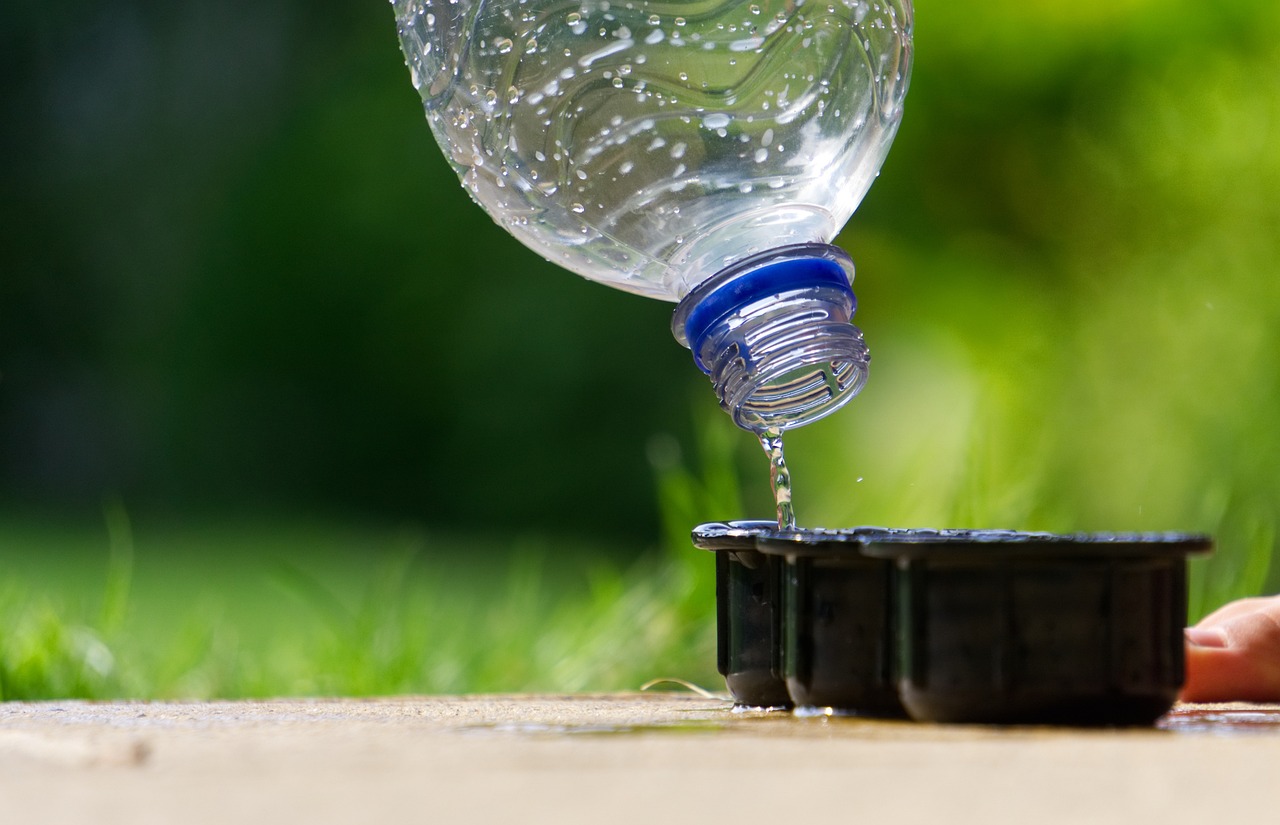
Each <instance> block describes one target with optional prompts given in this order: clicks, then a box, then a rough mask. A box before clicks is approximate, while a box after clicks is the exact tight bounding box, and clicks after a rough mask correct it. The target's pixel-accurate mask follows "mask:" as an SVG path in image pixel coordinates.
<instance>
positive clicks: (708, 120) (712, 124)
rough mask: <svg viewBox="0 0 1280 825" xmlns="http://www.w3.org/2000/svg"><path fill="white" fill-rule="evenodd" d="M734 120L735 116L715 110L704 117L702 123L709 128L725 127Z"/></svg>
mask: <svg viewBox="0 0 1280 825" xmlns="http://www.w3.org/2000/svg"><path fill="white" fill-rule="evenodd" d="M732 122H733V118H731V117H729V116H728V115H727V114H725V113H724V112H714V113H712V114H709V115H707V116H706V117H704V118H703V119H702V125H703V126H705V127H706V128H708V129H723V128H724V127H726V126H728V125H729V124H730V123H732Z"/></svg>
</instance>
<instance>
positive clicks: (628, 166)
mask: <svg viewBox="0 0 1280 825" xmlns="http://www.w3.org/2000/svg"><path fill="white" fill-rule="evenodd" d="M635 166H636V165H635V164H634V163H632V162H631V161H629V160H624V161H623V162H622V165H621V166H619V167H618V173H619V174H623V175H625V174H627V173H628V172H630V171H631V170H632V169H634V168H635Z"/></svg>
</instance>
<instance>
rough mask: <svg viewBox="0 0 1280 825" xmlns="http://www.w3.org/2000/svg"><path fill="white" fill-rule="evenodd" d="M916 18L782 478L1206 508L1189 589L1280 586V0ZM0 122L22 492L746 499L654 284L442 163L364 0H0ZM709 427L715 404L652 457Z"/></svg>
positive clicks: (1133, 518) (509, 520) (3, 461)
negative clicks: (496, 221)
mask: <svg viewBox="0 0 1280 825" xmlns="http://www.w3.org/2000/svg"><path fill="white" fill-rule="evenodd" d="M916 24H917V29H916V46H917V51H916V56H917V59H916V64H915V69H914V76H913V81H912V90H911V93H910V95H909V97H908V104H907V111H906V118H905V120H904V123H903V126H902V130H901V133H900V135H899V138H898V140H897V143H896V145H895V147H894V150H893V152H892V153H891V154H890V157H889V160H888V162H887V163H886V165H885V168H884V174H883V176H882V177H881V179H880V180H879V181H878V182H877V184H876V185H875V186H874V187H873V189H872V191H871V193H870V195H869V196H868V198H867V201H866V203H865V204H864V205H863V207H862V209H861V210H860V211H859V213H858V214H857V215H856V216H855V217H854V220H853V221H852V222H851V223H850V225H849V227H848V228H847V230H846V231H845V233H844V234H843V236H842V238H841V239H840V241H841V243H842V244H843V245H844V246H846V248H848V249H849V250H850V251H851V252H852V253H853V255H854V258H855V260H857V261H858V265H859V277H858V283H857V291H858V295H859V299H860V307H861V310H860V314H859V318H860V324H861V326H862V327H863V328H864V330H865V331H866V333H867V337H868V340H869V341H870V342H871V345H872V349H873V352H874V354H875V360H874V363H873V373H872V379H871V382H870V384H869V386H868V388H867V390H866V392H865V393H864V396H863V397H862V398H860V399H858V400H857V401H856V402H855V403H854V404H852V405H850V407H849V408H848V409H847V410H845V411H843V412H842V413H841V414H839V415H836V416H833V417H832V418H831V419H828V420H826V421H824V422H821V423H819V424H816V425H814V426H812V427H809V428H805V429H804V430H802V431H799V432H797V433H794V434H793V435H792V436H791V437H789V441H788V446H789V448H790V449H789V455H790V458H791V464H792V467H793V471H794V478H795V484H796V496H797V499H796V504H797V509H798V513H799V516H800V519H801V522H802V523H805V524H826V525H849V524H856V523H882V524H893V525H899V526H917V525H946V526H984V527H1008V528H1037V529H1053V530H1102V529H1116V530H1145V529H1194V530H1206V531H1210V532H1212V533H1214V534H1215V535H1216V536H1218V537H1219V539H1220V546H1221V549H1220V552H1219V554H1218V557H1217V558H1216V559H1215V560H1214V561H1213V562H1211V563H1209V564H1208V565H1199V566H1197V568H1196V576H1197V593H1196V596H1195V599H1196V601H1195V607H1194V609H1195V610H1197V611H1198V610H1201V609H1203V608H1204V607H1205V606H1208V605H1211V604H1213V603H1216V602H1218V601H1221V600H1223V599H1225V598H1228V597H1230V596H1232V595H1236V594H1241V593H1245V592H1252V591H1256V590H1258V589H1260V588H1262V587H1264V586H1266V583H1267V577H1268V567H1269V561H1270V558H1271V555H1272V551H1273V549H1274V547H1275V541H1276V528H1277V524H1278V523H1280V522H1278V520H1277V502H1280V471H1278V470H1280V430H1278V429H1277V427H1276V422H1277V421H1280V323H1277V321H1280V317H1277V316H1280V278H1277V277H1276V276H1277V271H1276V270H1277V267H1278V266H1280V264H1277V261H1280V248H1278V247H1280V198H1278V197H1277V192H1278V191H1280V85H1278V84H1277V83H1276V78H1278V77H1280V46H1277V44H1280V5H1277V4H1276V3H1274V2H1272V0H1225V2H1220V3H1205V2H1190V0H1106V1H1105V2H1104V0H1079V1H1078V2H1075V3H1070V4H1064V3H1060V2H1051V0H989V2H985V3H953V2H941V0H920V2H918V3H916ZM0 158H3V160H0V170H2V171H0V175H3V186H2V188H0V222H3V225H4V227H5V230H4V232H3V233H0V495H3V496H5V497H6V498H7V499H8V500H9V501H10V502H11V503H18V504H26V505H36V504H38V505H42V506H52V507H61V508H76V507H85V506H91V507H93V508H95V509H96V507H97V506H98V504H99V502H100V501H101V500H103V497H104V496H107V495H118V496H120V497H122V499H123V500H125V501H128V502H129V503H130V506H131V507H134V508H139V509H141V510H158V509H163V510H169V511H174V512H178V513H182V512H190V511H193V510H197V511H201V512H206V513H208V512H213V513H217V512H240V511H243V510H245V509H253V508H261V507H283V508H290V509H295V510H302V511H324V512H328V513H331V514H339V515H340V514H343V513H348V514H360V513H364V514H375V515H378V516H380V517H386V518H392V519H399V518H410V519H414V520H417V521H420V522H422V523H425V524H427V525H429V526H432V527H446V526H449V527H456V526H459V525H480V526H483V527H484V528H485V529H488V530H494V531H499V532H501V531H507V532H519V533H521V534H524V533H539V532H541V533H546V534H569V533H576V534H577V535H579V536H582V537H590V536H598V535H599V534H600V531H606V530H607V531H608V534H607V535H609V536H610V540H609V541H607V542H600V541H597V544H598V545H601V547H600V551H601V552H605V551H606V550H607V549H608V548H610V547H615V546H616V547H633V546H634V545H635V544H637V543H656V542H657V541H659V537H661V536H666V537H667V538H666V539H663V541H664V543H666V544H674V543H675V542H676V541H677V537H680V536H683V535H687V529H688V526H689V525H690V523H691V522H694V521H699V520H705V519H708V518H723V517H733V516H740V515H760V514H762V513H768V512H769V508H768V503H767V501H766V500H765V497H766V496H767V493H768V485H767V483H765V477H766V470H765V465H764V463H763V459H762V458H761V457H760V456H758V455H757V454H756V452H755V451H756V448H755V446H754V445H753V443H752V442H751V439H750V438H749V437H747V436H745V435H743V434H741V433H737V432H736V431H734V430H733V429H732V427H731V425H730V424H729V422H728V421H727V419H724V420H721V419H723V416H720V417H719V418H715V420H711V416H718V415H719V414H718V413H715V412H714V411H712V413H711V414H710V416H707V417H706V421H705V423H704V416H703V415H702V413H701V411H702V410H712V407H713V402H712V399H711V396H710V393H709V391H708V388H707V386H706V382H705V380H704V379H703V378H702V377H701V376H700V375H699V374H698V373H697V372H696V370H694V369H693V368H692V367H691V364H690V360H689V357H688V354H687V353H686V352H684V351H683V350H681V349H680V348H679V347H678V346H677V345H676V344H675V343H674V342H673V341H672V340H671V338H670V334H669V332H668V321H669V310H670V308H669V307H668V306H665V305H662V304H660V303H657V302H650V301H646V300H642V299H638V298H635V297H632V296H627V295H622V294H620V293H616V292H614V291H612V290H609V289H606V288H604V287H600V286H597V285H594V284H587V283H585V282H582V281H581V280H580V279H578V278H576V277H571V276H568V275H566V274H565V273H563V272H560V271H557V270H556V268H555V267H553V266H551V265H549V264H547V263H545V262H542V261H540V260H537V259H536V258H535V257H534V256H533V255H532V253H530V252H528V251H527V250H526V249H524V248H523V247H521V246H519V245H518V244H517V243H515V242H514V241H512V240H510V239H509V238H507V237H506V236H505V235H504V234H503V233H502V232H501V231H500V230H499V229H497V228H496V227H495V226H494V225H493V224H492V223H491V222H490V221H489V220H488V218H487V217H485V216H484V215H483V214H482V213H481V212H480V210H479V209H477V208H476V207H474V206H473V205H472V204H471V203H470V202H469V201H468V200H467V198H466V197H465V196H464V195H463V193H462V191H461V189H460V187H458V185H457V182H456V180H455V179H454V178H453V175H452V172H451V171H450V170H449V168H448V167H447V165H446V164H445V162H444V160H443V159H442V158H441V157H440V156H439V152H438V150H437V149H436V147H435V145H434V143H433V141H432V139H431V136H430V133H429V131H428V129H427V126H426V124H425V122H424V121H423V117H422V113H421V110H420V107H419V105H418V101H417V98H416V95H415V94H414V92H413V90H412V88H411V86H410V84H409V82H408V78H407V73H406V72H405V70H404V68H403V66H402V61H401V57H400V55H399V52H398V50H397V47H396V42H395V37H394V27H393V24H392V19H391V15H390V12H389V10H388V8H387V7H386V5H385V4H377V3H368V4H340V3H323V2H322V3H316V2H311V3H301V2H297V1H296V0H282V2H277V3H271V4H260V3H249V2H244V0H232V1H231V2H221V3H214V2H210V1H209V0H191V2H187V3H183V4H179V5H172V4H167V5H162V4H156V3H144V2H137V0H134V1H133V2H129V1H128V0H108V1H107V2H104V3H99V4H95V5H93V6H91V7H87V8H85V7H66V8H62V7H57V6H56V5H52V6H51V5H50V4H45V3H35V2H32V0H12V2H9V3H6V4H5V5H4V7H3V8H2V9H0ZM691 410H692V411H694V412H692V413H691V412H690V411H691ZM693 422H698V426H696V427H695V426H694V425H693ZM708 439H710V440H712V441H716V440H718V441H717V443H723V444H726V445H728V444H735V440H736V444H735V446H732V447H731V448H730V447H726V448H724V449H723V450H721V451H720V452H719V453H718V454H717V455H720V456H721V457H722V458H721V459H718V463H717V462H713V465H706V466H702V467H701V469H698V470H696V472H695V471H694V469H696V467H695V465H693V464H687V465H686V464H682V463H681V461H682V459H678V458H675V456H677V455H678V452H679V448H680V447H681V446H682V445H683V446H684V447H685V448H686V450H688V451H693V452H695V453H696V452H699V451H701V452H702V453H704V454H710V453H707V451H706V450H705V449H704V447H705V442H706V441H707V440H708ZM699 440H702V441H703V442H704V445H703V447H698V446H697V444H698V442H699ZM647 453H648V454H649V455H648V456H647ZM711 453H715V450H712V451H711ZM649 457H653V458H654V462H655V464H656V465H657V466H658V467H659V468H661V471H660V472H659V473H658V477H659V480H658V487H659V494H658V496H655V495H654V494H653V488H654V473H653V470H652V469H651V467H650V465H649V463H648V459H649ZM682 468H683V469H682ZM691 468H694V469H691ZM725 473H731V475H730V476H724V477H721V476H722V475H723V474H725ZM682 474H683V475H682ZM744 478H745V479H747V480H748V481H749V482H750V483H747V484H742V483H741V481H740V479H744ZM739 487H740V489H741V495H740V496H739V494H738V493H737V492H734V493H733V494H732V495H729V494H727V493H725V491H726V490H730V489H732V490H738V489H739ZM717 490H718V491H720V492H715V491H717ZM698 491H701V492H698ZM708 491H710V492H708ZM740 500H741V503H739V501H740ZM659 502H661V505H662V507H663V508H664V510H663V511H662V512H660V511H659V507H658V504H659ZM739 507H741V511H739V510H738V509H737V508H739ZM704 508H705V509H704ZM719 508H724V509H719ZM619 557H620V556H619ZM513 575H515V574H513ZM512 586H513V587H516V586H517V585H516V584H513V585H512ZM610 586H612V585H610ZM1271 586H1273V587H1274V586H1275V582H1274V581H1273V582H1272V583H1271ZM601 588H602V589H601V590H600V592H605V593H608V592H611V591H609V588H608V587H607V586H605V585H601ZM512 597H513V598H516V597H521V596H520V593H513V594H512ZM358 624H359V623H358V622H357V625H358ZM38 632H40V631H39V630H38V628H36V629H33V630H32V631H31V633H38ZM353 632H355V631H353ZM357 641H358V640H357V639H356V638H355V637H352V639H349V640H348V645H349V647H351V648H355V647H359V644H357ZM70 644H71V642H67V643H66V644H64V645H63V648H65V649H71V648H69V647H67V645H70Z"/></svg>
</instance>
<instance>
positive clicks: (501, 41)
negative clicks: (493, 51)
mask: <svg viewBox="0 0 1280 825" xmlns="http://www.w3.org/2000/svg"><path fill="white" fill-rule="evenodd" d="M493 45H495V46H497V47H498V54H507V53H509V52H510V51H511V47H512V46H514V45H515V44H514V43H512V42H511V39H510V38H508V37H499V38H498V39H497V40H495V41H493Z"/></svg>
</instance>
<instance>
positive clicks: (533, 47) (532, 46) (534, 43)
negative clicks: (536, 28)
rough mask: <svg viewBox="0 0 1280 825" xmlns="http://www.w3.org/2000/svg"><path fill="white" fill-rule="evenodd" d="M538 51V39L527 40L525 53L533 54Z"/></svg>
mask: <svg viewBox="0 0 1280 825" xmlns="http://www.w3.org/2000/svg"><path fill="white" fill-rule="evenodd" d="M537 50H538V38H536V37H530V38H529V39H528V40H526V41H525V42H524V53H525V54H532V53H533V52H535V51H537Z"/></svg>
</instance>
